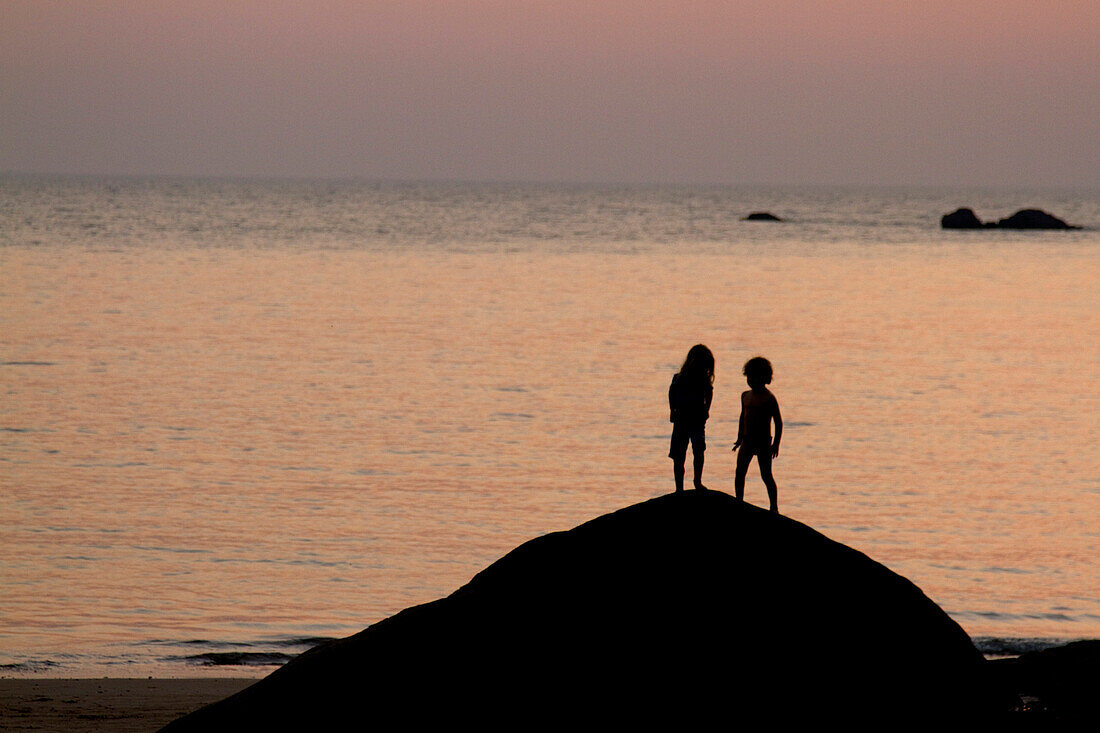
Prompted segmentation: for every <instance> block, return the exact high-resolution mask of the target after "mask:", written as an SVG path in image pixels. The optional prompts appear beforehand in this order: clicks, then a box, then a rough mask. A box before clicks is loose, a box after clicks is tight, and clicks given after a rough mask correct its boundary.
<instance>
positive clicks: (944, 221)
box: [940, 209, 982, 229]
mask: <svg viewBox="0 0 1100 733" xmlns="http://www.w3.org/2000/svg"><path fill="white" fill-rule="evenodd" d="M940 226H941V227H943V228H944V229H981V228H982V222H981V220H980V219H979V218H978V217H977V215H975V214H974V210H973V209H955V210H954V211H952V212H951V213H950V214H944V215H943V216H942V217H940Z"/></svg>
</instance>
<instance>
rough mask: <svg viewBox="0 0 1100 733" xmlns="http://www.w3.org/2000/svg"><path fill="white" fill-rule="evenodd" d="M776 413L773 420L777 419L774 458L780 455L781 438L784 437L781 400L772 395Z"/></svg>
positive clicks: (773, 444)
mask: <svg viewBox="0 0 1100 733" xmlns="http://www.w3.org/2000/svg"><path fill="white" fill-rule="evenodd" d="M772 404H773V405H774V408H775V413H774V414H773V415H772V420H774V421H775V440H773V441H772V458H775V457H776V456H777V455H779V439H780V438H782V437H783V416H782V415H780V414H779V400H777V399H775V397H772Z"/></svg>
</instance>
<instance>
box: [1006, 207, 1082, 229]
mask: <svg viewBox="0 0 1100 733" xmlns="http://www.w3.org/2000/svg"><path fill="white" fill-rule="evenodd" d="M997 228H998V229H1080V227H1074V226H1070V225H1069V224H1067V223H1065V222H1064V221H1062V220H1061V219H1059V218H1058V217H1056V216H1052V215H1050V214H1048V213H1047V212H1045V211H1042V210H1041V209H1020V210H1019V211H1017V212H1016V213H1015V214H1013V215H1012V216H1010V217H1008V218H1007V219H1001V220H1000V221H999V222H997Z"/></svg>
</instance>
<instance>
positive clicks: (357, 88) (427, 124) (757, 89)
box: [0, 0, 1100, 186]
mask: <svg viewBox="0 0 1100 733" xmlns="http://www.w3.org/2000/svg"><path fill="white" fill-rule="evenodd" d="M1097 38H1100V3H1097V2H1095V0H1081V1H1078V0H1065V1H1063V0H1057V1H1055V2H1043V3H1037V2H1034V0H972V1H970V2H946V1H943V0H922V2H919V3H917V2H911V1H905V2H902V1H899V0H880V1H879V2H873V3H872V2H851V1H837V0H834V1H833V2H828V3H825V2H791V1H787V2H783V1H781V0H769V1H768V2H758V1H757V0H751V1H745V2H683V1H681V2H637V1H635V2H625V1H622V0H613V1H612V0H609V1H604V2H592V1H591V0H589V1H588V2H572V1H569V0H558V1H556V2H543V1H538V2H534V1H533V2H523V1H517V0H511V1H503V0H486V1H483V2H448V1H447V0H434V1H432V2H420V1H416V0H413V1H410V0H402V1H401V2H373V1H368V2H362V1H360V2H318V3H312V2H311V3H302V2H283V1H278V0H263V1H259V0H244V1H241V2H224V1H223V2H203V1H190V2H187V3H160V2H134V1H126V0H124V1H120V2H91V3H67V2H44V1H39V2H12V1H10V0H0V171H27V172H54V173H130V174H146V173H151V174H186V175H262V176H311V177H312V176H317V177H330V176H332V177H365V178H382V179H460V180H522V181H539V180H550V181H622V182H683V183H691V182H698V183H712V182H713V183H871V184H890V183H899V184H932V185H943V184H960V185H1027V186H1035V185H1041V186H1100V124H1098V122H1097V120H1098V119H1100V82H1098V81H1097V78H1098V77H1100V43H1097V41H1096V39H1097Z"/></svg>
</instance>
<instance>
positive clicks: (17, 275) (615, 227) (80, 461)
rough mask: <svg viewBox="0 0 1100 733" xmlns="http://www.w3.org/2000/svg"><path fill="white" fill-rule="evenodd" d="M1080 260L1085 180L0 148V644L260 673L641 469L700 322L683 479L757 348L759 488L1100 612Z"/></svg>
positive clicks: (1006, 626)
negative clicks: (60, 171) (770, 452)
mask: <svg viewBox="0 0 1100 733" xmlns="http://www.w3.org/2000/svg"><path fill="white" fill-rule="evenodd" d="M960 206H969V207H971V208H973V209H974V210H975V211H976V212H977V214H978V216H979V217H981V218H983V219H987V220H989V219H993V220H995V219H998V218H1002V217H1007V216H1008V215H1010V214H1012V213H1013V212H1014V211H1016V210H1017V209H1022V208H1042V209H1045V210H1047V211H1049V212H1051V213H1052V214H1055V215H1056V216H1059V217H1061V218H1063V219H1065V220H1067V221H1069V222H1070V223H1073V224H1077V225H1081V226H1082V227H1083V228H1082V229H1080V230H1075V231H1027V232H1021V231H1005V230H980V231H945V230H942V229H941V228H940V226H939V217H940V216H941V215H942V214H944V213H947V212H949V211H952V210H954V209H955V208H958V207H960ZM764 210H766V211H770V212H772V213H774V214H776V215H778V216H779V217H781V218H782V219H783V220H784V221H782V222H759V221H743V220H742V218H743V217H744V216H745V215H746V214H748V213H750V212H753V211H764ZM1098 282H1100V192H1097V191H1061V192H1059V191H980V190H962V189H907V188H895V189H859V188H783V187H770V188H768V187H688V186H594V185H593V186H579V185H578V186H566V185H504V184H458V183H437V184H413V183H364V182H316V181H245V180H242V181H233V180H197V179H134V178H130V179H126V178H118V179H98V178H77V179H72V178H68V179H67V178H51V177H26V176H22V177H21V176H6V177H0V380H2V381H0V387H2V389H3V395H4V397H3V400H2V401H0V599H2V600H0V675H4V676H55V677H80V676H110V677H136V676H146V675H153V676H165V677H170V676H178V677H184V676H204V675H217V676H261V675H264V674H267V672H269V671H270V670H271V669H272V667H273V665H277V664H279V663H281V662H283V661H285V660H286V659H288V658H289V657H290V656H291V655H293V654H296V653H298V652H300V651H302V650H304V649H306V648H308V647H309V646H311V645H312V644H315V643H317V642H318V641H320V640H324V639H327V638H334V637H341V636H346V635H349V634H352V633H354V632H357V631H359V630H361V629H363V628H365V627H366V626H368V625H370V624H372V623H374V622H376V621H379V620H381V619H383V618H385V617H387V616H389V615H392V614H394V613H396V612H397V611H400V610H401V609H403V608H406V607H408V606H410V605H414V604H418V603H423V602H427V601H431V600H434V599H436V598H439V597H441V596H444V595H446V594H448V593H450V592H452V591H453V590H455V589H457V588H458V587H459V586H461V585H462V584H464V583H465V582H466V581H467V580H469V579H470V577H472V576H473V575H474V574H475V573H476V572H478V571H479V570H480V569H482V568H484V567H485V566H487V565H489V564H490V563H492V562H493V561H494V560H496V559H498V558H499V557H501V556H503V555H504V554H505V553H507V552H508V551H509V550H511V549H512V548H514V547H515V546H516V545H518V544H520V543H522V542H524V541H526V540H528V539H531V538H534V537H536V536H539V535H542V534H545V533H547V532H552V531H556V530H564V529H569V528H571V527H573V526H575V525H577V524H579V523H581V522H584V521H586V520H588V519H591V518H593V517H595V516H597V515H600V514H603V513H606V512H609V511H613V510H615V509H618V508H621V507H624V506H627V505H629V504H633V503H637V502H640V501H644V500H646V499H649V498H651V497H654V496H658V495H660V494H662V493H665V492H668V491H670V490H671V489H672V487H673V479H672V467H671V461H670V460H669V459H668V458H667V452H668V440H669V433H670V424H669V422H668V405H667V389H668V383H669V380H670V378H671V376H672V374H673V373H674V372H675V371H676V370H677V369H678V367H679V365H680V363H681V362H682V360H683V358H684V356H685V354H686V353H687V350H688V349H689V348H690V347H691V346H692V345H693V344H696V343H705V344H707V345H708V346H709V347H710V348H711V350H712V351H713V352H714V354H715V358H716V363H717V367H716V379H715V397H714V404H713V408H712V411H711V417H710V421H709V423H708V425H707V445H708V449H707V452H706V467H705V471H704V482H705V483H706V484H707V485H708V486H710V487H711V488H713V489H719V490H723V491H727V492H730V493H732V488H733V467H734V460H733V455H734V454H733V453H731V452H730V446H731V445H732V443H733V441H734V436H735V435H736V431H737V418H738V409H739V408H738V395H739V394H740V392H741V391H742V390H743V389H745V385H744V379H743V377H742V376H741V373H740V370H741V365H742V364H743V363H744V361H745V360H746V359H748V358H749V357H751V356H754V355H757V354H762V355H764V356H766V357H768V358H769V359H770V360H771V362H772V363H773V365H774V367H775V379H774V382H773V383H772V390H773V392H774V393H775V394H776V396H777V398H778V400H779V403H780V406H781V409H782V412H783V417H784V426H785V427H784V437H783V443H782V449H781V452H780V455H779V457H778V458H777V459H776V461H775V468H774V470H775V476H776V479H777V481H778V485H779V506H780V510H781V511H782V512H783V513H784V514H787V515H788V516H790V517H792V518H794V519H797V520H798V521H801V522H804V523H806V524H808V525H810V526H811V527H813V528H815V529H817V530H818V531H820V532H822V533H824V534H825V535H827V536H828V537H830V538H832V539H834V540H837V541H839V542H843V543H845V544H848V545H850V546H852V547H855V548H856V549H858V550H860V551H862V552H864V553H866V554H867V555H869V556H870V557H872V558H874V559H875V560H878V561H879V562H881V563H883V564H885V565H886V566H888V567H889V568H891V569H893V570H894V571H896V572H898V573H900V574H902V575H904V576H906V577H908V578H909V579H910V580H912V581H913V582H914V583H916V584H917V585H918V586H919V587H920V588H921V589H922V590H924V592H925V593H926V594H927V595H928V596H929V597H930V598H932V599H933V600H934V601H936V602H937V603H938V604H939V605H940V606H941V607H943V608H944V609H945V610H946V611H947V612H948V613H949V614H950V615H951V616H952V617H953V618H954V619H955V620H956V621H958V622H959V624H961V625H962V627H963V628H964V629H966V631H967V632H968V633H969V634H970V635H971V636H972V637H973V638H974V639H975V640H976V641H977V642H978V644H979V647H980V648H982V649H983V651H986V653H988V654H1012V653H1017V652H1019V651H1021V650H1023V649H1028V648H1036V647H1042V646H1048V645H1053V644H1057V643H1061V642H1064V641H1069V640H1073V639H1081V638H1100V569H1098V565H1097V563H1096V558H1097V557H1100V447H1098V446H1100V420H1098V415H1100V390H1098V389H1097V385H1098V384H1100V288H1098V287H1097V283H1098ZM746 499H747V500H748V501H750V502H752V503H755V504H758V505H764V506H766V505H767V496H766V494H765V491H764V487H763V484H762V483H761V482H760V480H759V476H758V475H757V474H756V471H755V467H753V468H752V469H750V473H749V478H748V482H747V489H746ZM744 562H745V563H752V562H754V558H752V557H746V558H744ZM731 572H735V569H731ZM806 612H807V613H808V614H810V613H813V609H806ZM884 643H886V644H893V645H895V646H896V648H897V650H898V653H899V654H904V653H905V651H906V643H907V642H906V638H905V630H904V629H898V635H897V637H896V638H894V639H888V640H884ZM807 653H813V650H812V649H808V650H807Z"/></svg>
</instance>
